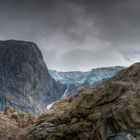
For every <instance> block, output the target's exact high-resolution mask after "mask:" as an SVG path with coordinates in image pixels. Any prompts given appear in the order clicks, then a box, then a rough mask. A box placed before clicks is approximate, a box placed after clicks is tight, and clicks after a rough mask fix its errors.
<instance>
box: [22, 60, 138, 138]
mask: <svg viewBox="0 0 140 140" xmlns="http://www.w3.org/2000/svg"><path fill="white" fill-rule="evenodd" d="M25 131H26V132H25V133H24V134H23V136H22V140H106V139H107V137H108V136H110V135H112V134H115V133H120V132H123V133H130V134H131V135H132V136H134V137H136V139H137V140H139V139H140V63H136V64H134V65H132V66H130V67H129V68H126V69H124V70H122V71H121V72H119V73H118V74H117V75H116V76H115V77H113V78H111V79H109V80H108V81H105V82H104V83H103V84H102V85H101V87H98V88H92V87H90V88H86V89H83V90H82V91H80V93H79V94H78V95H77V96H75V97H72V98H70V99H62V100H60V101H57V102H56V103H55V104H54V105H53V106H52V107H51V108H50V110H49V111H48V112H47V113H46V114H43V115H41V116H40V118H39V120H38V121H37V123H36V124H34V125H33V126H31V127H29V128H28V129H26V130H25Z"/></svg>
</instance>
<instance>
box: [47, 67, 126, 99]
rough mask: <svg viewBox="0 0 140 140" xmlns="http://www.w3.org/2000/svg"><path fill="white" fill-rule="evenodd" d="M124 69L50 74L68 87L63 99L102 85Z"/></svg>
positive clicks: (97, 69)
mask: <svg viewBox="0 0 140 140" xmlns="http://www.w3.org/2000/svg"><path fill="white" fill-rule="evenodd" d="M123 68H124V67H121V66H114V67H102V68H96V69H92V70H91V71H88V72H81V71H71V72H58V71H56V70H51V69H49V71H48V72H49V73H50V75H51V76H52V78H54V79H55V80H56V81H59V82H60V83H62V84H64V85H66V87H67V89H66V90H65V92H64V94H63V96H62V98H68V97H72V96H74V95H76V94H78V91H79V90H81V89H82V88H84V87H85V86H88V85H94V86H96V85H97V84H101V83H102V82H103V81H104V80H106V79H109V78H111V77H113V76H115V75H116V74H117V73H118V72H119V71H120V70H122V69H123Z"/></svg>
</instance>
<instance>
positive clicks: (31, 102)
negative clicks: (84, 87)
mask: <svg viewBox="0 0 140 140" xmlns="http://www.w3.org/2000/svg"><path fill="white" fill-rule="evenodd" d="M64 90H65V87H64V86H63V85H62V84H60V83H58V82H56V81H55V80H54V79H52V78H51V77H50V75H49V73H48V70H47V67H46V65H45V63H44V61H43V57H42V54H41V52H40V50H39V49H38V47H37V45H36V44H34V43H32V42H25V41H15V40H8V41H0V110H3V108H4V107H5V106H13V107H16V108H20V109H21V110H23V111H27V112H32V113H40V112H43V111H45V110H46V106H47V105H48V104H50V103H51V102H53V101H55V100H57V99H59V98H60V97H61V96H62V94H63V92H64Z"/></svg>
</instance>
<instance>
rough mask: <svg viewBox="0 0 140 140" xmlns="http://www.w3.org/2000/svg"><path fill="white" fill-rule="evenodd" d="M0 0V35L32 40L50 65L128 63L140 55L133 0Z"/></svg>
mask: <svg viewBox="0 0 140 140" xmlns="http://www.w3.org/2000/svg"><path fill="white" fill-rule="evenodd" d="M0 3H1V4H0V39H20V40H29V41H34V42H36V43H37V44H38V45H39V47H40V48H41V50H42V52H43V55H44V59H45V61H46V63H47V65H48V66H49V67H50V68H53V69H58V70H77V69H79V70H88V69H91V68H92V67H98V66H108V65H129V64H131V63H134V62H136V61H139V59H140V47H139V46H140V41H139V38H140V18H139V13H140V8H139V6H140V1H138V0H116V1H113V0H0ZM80 54H81V55H80ZM79 55H80V56H81V58H80V57H79V58H77V59H76V57H77V56H79ZM74 60H75V61H74ZM80 60H81V61H80ZM112 60H113V61H112Z"/></svg>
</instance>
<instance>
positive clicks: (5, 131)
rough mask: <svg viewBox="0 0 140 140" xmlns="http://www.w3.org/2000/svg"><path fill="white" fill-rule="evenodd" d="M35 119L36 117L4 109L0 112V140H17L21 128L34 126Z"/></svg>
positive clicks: (15, 110)
mask: <svg viewBox="0 0 140 140" xmlns="http://www.w3.org/2000/svg"><path fill="white" fill-rule="evenodd" d="M37 119H38V117H37V116H34V115H30V114H27V113H24V112H21V111H19V110H17V109H15V108H13V107H6V108H5V111H4V112H0V140H19V135H20V134H21V132H22V131H23V128H24V127H28V126H29V125H32V124H34V123H35V122H36V121H37ZM22 133H23V132H22Z"/></svg>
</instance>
